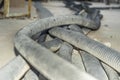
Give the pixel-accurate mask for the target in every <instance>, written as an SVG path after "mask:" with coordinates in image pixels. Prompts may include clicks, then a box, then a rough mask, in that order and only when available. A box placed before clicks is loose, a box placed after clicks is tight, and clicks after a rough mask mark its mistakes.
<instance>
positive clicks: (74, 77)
mask: <svg viewBox="0 0 120 80" xmlns="http://www.w3.org/2000/svg"><path fill="white" fill-rule="evenodd" d="M67 24H78V25H82V26H85V27H88V28H91V29H98V27H96V24H95V23H94V22H93V21H90V20H88V19H86V18H83V17H80V16H74V15H69V16H58V17H49V18H45V19H39V20H37V21H35V22H33V23H31V24H29V25H27V26H26V27H24V28H23V29H21V30H20V31H19V32H18V33H17V34H16V36H15V39H14V45H15V47H16V49H17V50H18V51H19V52H20V54H21V55H22V56H23V57H24V58H25V59H26V60H27V61H28V62H29V63H30V64H31V65H32V66H33V67H34V68H36V69H37V70H38V71H39V72H41V73H42V74H43V75H45V76H46V77H47V78H49V79H51V80H96V79H95V78H93V77H92V76H90V75H88V74H87V73H85V72H82V71H81V70H79V69H78V68H76V67H75V66H74V65H72V64H70V63H69V62H67V61H65V60H63V59H62V58H60V57H58V56H57V55H55V54H53V53H52V52H51V51H49V50H48V49H46V48H44V47H43V46H41V45H40V44H38V43H37V42H35V41H33V40H32V39H31V37H32V36H33V35H34V34H36V33H38V32H41V31H43V30H45V29H49V28H52V27H55V26H59V25H67Z"/></svg>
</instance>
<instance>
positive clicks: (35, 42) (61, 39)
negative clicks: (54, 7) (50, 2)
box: [0, 6, 120, 80]
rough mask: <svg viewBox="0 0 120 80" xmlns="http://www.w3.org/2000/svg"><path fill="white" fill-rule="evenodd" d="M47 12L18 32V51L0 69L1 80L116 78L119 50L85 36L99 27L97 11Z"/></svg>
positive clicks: (118, 67)
mask: <svg viewBox="0 0 120 80" xmlns="http://www.w3.org/2000/svg"><path fill="white" fill-rule="evenodd" d="M40 7H41V8H39V9H38V10H39V11H41V9H42V11H46V9H45V8H43V7H42V6H40ZM42 15H44V16H45V14H41V17H42ZM50 15H51V13H50V12H49V13H48V14H46V16H49V17H47V18H43V17H42V19H38V20H36V21H35V22H33V23H31V24H29V25H27V26H25V27H24V28H22V29H21V30H20V31H18V32H17V34H16V36H15V39H14V46H15V50H16V52H17V53H18V54H17V56H16V58H15V59H13V60H12V61H11V62H10V63H8V64H7V65H6V66H4V67H3V68H1V69H0V80H119V72H120V52H118V51H115V50H114V49H112V48H110V47H107V46H105V45H103V44H102V43H100V42H97V41H95V40H93V39H91V38H89V37H88V36H87V34H88V32H89V31H92V30H98V29H99V28H100V20H101V16H102V15H101V14H100V11H99V10H97V9H91V8H89V7H88V8H87V11H86V9H84V8H83V9H82V10H81V11H80V12H79V13H78V14H75V15H63V16H56V17H55V16H52V15H51V17H50Z"/></svg>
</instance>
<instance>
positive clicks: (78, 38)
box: [49, 28, 120, 72]
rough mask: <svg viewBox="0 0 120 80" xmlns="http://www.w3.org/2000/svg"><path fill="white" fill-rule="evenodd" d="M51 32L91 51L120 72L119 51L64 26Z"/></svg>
mask: <svg viewBox="0 0 120 80" xmlns="http://www.w3.org/2000/svg"><path fill="white" fill-rule="evenodd" d="M49 33H50V34H52V35H54V36H56V37H58V38H60V39H63V40H65V41H67V42H69V43H71V44H72V45H74V46H76V47H78V48H80V49H82V50H85V51H87V52H89V53H91V54H92V55H94V56H95V57H97V58H99V59H100V60H102V61H103V62H105V63H106V64H108V65H110V66H111V67H113V68H114V69H116V70H117V71H118V72H120V53H119V52H117V51H115V50H113V49H111V48H109V47H107V46H105V45H103V44H101V43H99V42H97V41H94V40H92V39H90V38H88V37H87V36H85V35H84V34H82V33H78V32H74V31H70V30H65V29H62V28H54V29H52V30H50V31H49Z"/></svg>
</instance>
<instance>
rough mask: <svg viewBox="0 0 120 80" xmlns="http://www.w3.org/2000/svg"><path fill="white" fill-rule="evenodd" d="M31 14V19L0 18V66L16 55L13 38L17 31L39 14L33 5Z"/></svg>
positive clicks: (22, 10)
mask: <svg viewBox="0 0 120 80" xmlns="http://www.w3.org/2000/svg"><path fill="white" fill-rule="evenodd" d="M13 9H14V10H13ZM10 10H11V11H13V12H14V11H15V12H17V11H18V10H21V12H25V11H26V9H23V8H22V9H20V8H11V9H10ZM10 14H11V13H10ZM31 16H32V17H31V18H30V19H27V18H25V19H1V20H0V68H1V67H3V66H4V65H5V64H7V63H8V62H9V61H10V60H12V59H13V58H14V57H15V54H14V43H13V40H14V36H15V34H16V32H17V31H18V30H20V29H21V28H23V27H24V26H25V25H27V24H29V23H31V22H33V21H34V20H35V19H36V17H37V14H36V10H35V8H34V7H33V6H32V13H31Z"/></svg>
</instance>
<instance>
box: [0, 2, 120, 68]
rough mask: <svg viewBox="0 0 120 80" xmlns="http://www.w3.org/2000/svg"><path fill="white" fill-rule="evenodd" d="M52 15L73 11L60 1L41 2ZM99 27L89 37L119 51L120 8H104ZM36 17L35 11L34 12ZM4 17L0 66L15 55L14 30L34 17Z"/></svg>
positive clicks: (1, 30)
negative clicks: (21, 18)
mask: <svg viewBox="0 0 120 80" xmlns="http://www.w3.org/2000/svg"><path fill="white" fill-rule="evenodd" d="M43 5H44V6H45V7H46V8H48V9H49V10H50V11H51V12H52V13H53V14H54V16H58V15H67V14H73V13H74V12H73V11H71V10H69V9H67V8H65V7H64V6H65V5H64V4H63V3H61V2H49V3H43ZM101 13H102V14H103V15H104V18H103V19H102V24H101V28H100V29H99V30H98V31H92V32H90V33H89V34H88V36H89V37H91V38H93V39H95V40H97V41H99V42H102V43H104V44H105V45H107V46H109V47H112V48H113V49H116V50H118V51H119V52H120V42H119V40H120V35H119V33H120V32H119V31H120V27H119V25H120V19H119V18H120V15H119V14H120V10H104V11H101ZM34 14H35V16H33V17H36V13H34ZM33 17H32V19H23V20H20V19H4V20H0V68H1V67H2V66H4V65H5V64H7V63H8V62H9V61H10V60H11V59H13V58H14V57H15V54H14V51H13V47H14V46H13V39H14V36H15V34H16V32H17V31H18V30H19V29H20V28H22V27H24V26H25V25H27V24H29V23H30V22H33V21H34V19H33Z"/></svg>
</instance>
